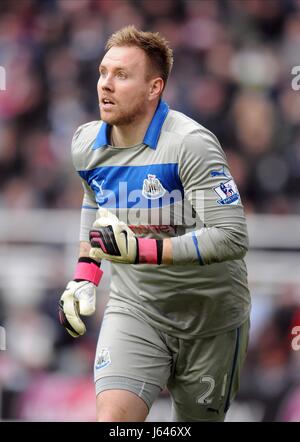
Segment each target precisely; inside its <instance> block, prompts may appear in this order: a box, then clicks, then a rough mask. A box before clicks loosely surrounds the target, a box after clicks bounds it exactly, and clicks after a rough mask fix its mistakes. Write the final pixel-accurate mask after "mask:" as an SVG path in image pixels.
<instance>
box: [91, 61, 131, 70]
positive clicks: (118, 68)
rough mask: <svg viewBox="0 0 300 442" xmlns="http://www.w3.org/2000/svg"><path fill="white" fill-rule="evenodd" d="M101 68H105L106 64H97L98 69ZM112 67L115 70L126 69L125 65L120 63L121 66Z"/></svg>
mask: <svg viewBox="0 0 300 442" xmlns="http://www.w3.org/2000/svg"><path fill="white" fill-rule="evenodd" d="M101 68H104V69H107V66H105V64H102V63H100V64H99V68H98V69H99V71H100V69H101ZM112 69H113V70H115V71H122V70H124V71H126V70H128V68H127V67H125V66H122V65H121V66H116V67H113V68H112Z"/></svg>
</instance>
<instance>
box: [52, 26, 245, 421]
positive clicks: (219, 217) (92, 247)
mask: <svg viewBox="0 0 300 442" xmlns="http://www.w3.org/2000/svg"><path fill="white" fill-rule="evenodd" d="M172 63H173V57H172V51H171V49H170V48H169V46H168V43H167V42H166V41H165V39H164V38H163V37H161V36H160V35H159V34H158V33H151V32H142V31H139V30H137V29H136V28H134V27H133V26H129V27H126V28H123V29H121V30H119V31H118V32H116V33H115V34H113V35H112V36H111V37H110V39H109V40H108V43H107V46H106V53H105V55H104V58H103V59H102V61H101V63H100V66H99V81H98V86H97V90H98V97H99V107H100V118H101V119H100V120H99V121H93V122H91V123H87V124H84V125H82V126H80V127H79V128H78V129H77V131H76V132H75V134H74V137H73V141H72V155H73V162H74V165H75V168H76V170H77V172H78V174H79V176H80V178H81V180H82V183H83V187H84V199H83V205H82V212H81V230H80V257H79V261H78V264H77V267H76V271H75V275H74V279H73V280H72V281H71V282H69V284H68V285H67V288H66V290H65V292H64V293H63V295H62V296H61V299H60V320H61V323H62V324H63V325H64V326H65V327H66V329H67V330H68V332H69V333H70V334H71V335H72V336H74V337H78V336H81V335H83V334H84V332H85V325H84V321H83V317H84V315H90V314H92V313H94V311H95V299H96V294H95V292H96V287H97V285H98V284H99V282H100V279H101V276H102V271H101V261H102V260H103V259H105V260H108V261H110V262H111V267H112V279H111V286H110V296H109V300H108V303H107V306H106V309H105V313H104V318H103V322H102V326H101V330H100V335H99V340H98V345H97V350H96V356H95V367H94V376H95V388H96V396H97V399H96V404H97V419H98V420H99V421H144V420H145V419H146V417H147V414H148V412H149V410H150V408H151V405H152V404H153V402H154V400H155V399H156V398H157V396H158V395H159V392H160V391H161V390H162V389H164V388H166V387H167V388H168V390H169V392H170V395H171V397H172V403H173V416H172V420H175V421H223V420H224V419H225V416H226V412H227V410H228V408H229V406H230V404H231V402H232V400H233V398H234V397H235V395H236V393H237V391H238V388H239V380H240V375H241V370H242V366H243V363H244V360H245V356H246V351H247V343H248V334H249V314H250V296H249V290H248V284H247V270H246V266H245V262H244V260H243V258H244V256H245V254H246V252H247V248H248V237H247V229H246V223H245V217H244V211H243V206H242V202H241V198H240V195H239V192H238V189H237V187H236V184H235V182H234V179H233V178H232V176H231V174H230V170H229V168H228V164H227V161H226V157H225V154H224V152H223V150H222V148H221V147H220V144H219V142H218V140H217V139H216V137H215V136H214V135H213V134H212V133H211V132H209V131H208V130H207V129H205V128H204V127H203V126H201V125H200V124H198V123H197V122H196V121H194V120H192V119H190V118H188V117H187V116H185V115H184V114H182V113H180V112H177V111H174V110H171V109H169V107H168V105H167V103H166V102H165V101H163V100H162V94H163V91H164V88H165V85H166V82H167V79H168V76H169V73H170V71H171V67H172Z"/></svg>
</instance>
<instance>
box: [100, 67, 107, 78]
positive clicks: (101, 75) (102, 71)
mask: <svg viewBox="0 0 300 442" xmlns="http://www.w3.org/2000/svg"><path fill="white" fill-rule="evenodd" d="M99 75H100V77H105V76H106V71H105V70H104V69H99Z"/></svg>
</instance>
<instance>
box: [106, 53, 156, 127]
mask: <svg viewBox="0 0 300 442" xmlns="http://www.w3.org/2000/svg"><path fill="white" fill-rule="evenodd" d="M147 66H148V63H147V56H146V54H145V53H144V51H143V50H142V49H140V48H138V47H136V46H130V47H128V46H124V47H118V46H113V47H112V48H111V49H110V50H109V51H108V52H107V53H106V54H105V56H104V58H103V60H102V62H101V64H100V66H99V72H100V77H99V81H98V85H97V90H98V97H99V107H100V116H101V119H102V120H103V121H105V122H107V123H109V124H111V125H116V126H122V125H129V124H131V123H133V122H134V121H136V120H137V119H139V118H141V116H143V115H144V114H145V110H146V109H147V106H149V100H148V96H149V88H150V81H147V80H146V69H147Z"/></svg>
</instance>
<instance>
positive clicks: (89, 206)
mask: <svg viewBox="0 0 300 442" xmlns="http://www.w3.org/2000/svg"><path fill="white" fill-rule="evenodd" d="M85 126H87V125H86V124H84V125H82V126H79V128H78V129H77V130H76V132H75V134H74V136H73V139H72V160H73V164H74V167H75V169H76V171H77V172H78V171H79V170H80V169H81V168H82V165H83V164H84V155H85V143H84V138H83V136H82V132H83V130H84V128H85ZM79 177H80V175H79ZM80 180H81V182H82V186H83V201H82V207H81V216H80V233H79V240H80V241H87V242H89V231H90V230H91V227H92V225H93V223H94V221H95V220H96V213H97V209H98V205H97V203H96V201H95V196H94V192H93V191H92V189H91V188H90V186H89V185H88V184H87V182H86V181H85V180H84V179H83V178H81V177H80Z"/></svg>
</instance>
